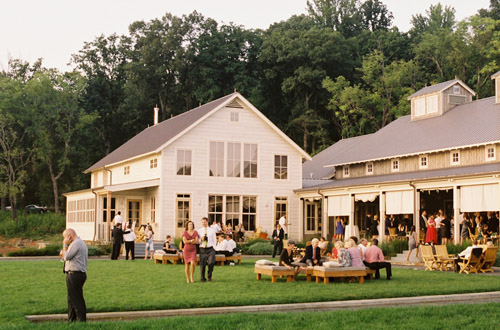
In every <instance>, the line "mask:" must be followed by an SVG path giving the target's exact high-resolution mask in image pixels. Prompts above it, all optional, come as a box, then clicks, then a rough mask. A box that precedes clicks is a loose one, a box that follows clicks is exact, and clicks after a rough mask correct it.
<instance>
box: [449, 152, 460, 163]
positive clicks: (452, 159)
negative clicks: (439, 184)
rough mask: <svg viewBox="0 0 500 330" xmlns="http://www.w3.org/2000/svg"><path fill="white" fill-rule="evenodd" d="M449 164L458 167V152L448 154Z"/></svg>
mask: <svg viewBox="0 0 500 330" xmlns="http://www.w3.org/2000/svg"><path fill="white" fill-rule="evenodd" d="M450 163H451V165H460V151H458V150H457V151H452V152H451V153H450Z"/></svg>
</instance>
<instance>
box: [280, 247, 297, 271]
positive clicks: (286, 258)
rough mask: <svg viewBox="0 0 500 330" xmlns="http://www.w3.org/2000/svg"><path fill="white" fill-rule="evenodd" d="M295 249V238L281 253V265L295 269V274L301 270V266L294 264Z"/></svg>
mask: <svg viewBox="0 0 500 330" xmlns="http://www.w3.org/2000/svg"><path fill="white" fill-rule="evenodd" d="M293 249H295V242H294V241H293V240H289V241H288V245H287V246H286V248H285V249H283V251H281V255H280V263H279V265H280V266H283V267H286V268H287V269H293V270H294V271H295V276H297V274H298V273H299V272H300V267H299V266H295V265H292V263H293V262H294V260H293Z"/></svg>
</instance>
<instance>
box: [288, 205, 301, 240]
mask: <svg viewBox="0 0 500 330" xmlns="http://www.w3.org/2000/svg"><path fill="white" fill-rule="evenodd" d="M299 217H300V219H299V220H300V221H299V237H298V238H299V240H300V241H302V240H304V224H305V222H304V219H305V216H304V199H303V198H301V199H300V200H299ZM290 238H291V237H290V236H288V239H290Z"/></svg>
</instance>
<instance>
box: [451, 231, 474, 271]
mask: <svg viewBox="0 0 500 330" xmlns="http://www.w3.org/2000/svg"><path fill="white" fill-rule="evenodd" d="M477 244H478V241H477V239H475V240H473V241H472V246H468V247H467V248H466V249H465V250H463V251H462V252H460V253H459V254H458V258H457V260H455V272H456V273H458V270H459V269H458V262H459V261H460V262H461V261H464V260H467V259H469V258H470V255H471V253H472V250H473V249H475V248H478V246H477Z"/></svg>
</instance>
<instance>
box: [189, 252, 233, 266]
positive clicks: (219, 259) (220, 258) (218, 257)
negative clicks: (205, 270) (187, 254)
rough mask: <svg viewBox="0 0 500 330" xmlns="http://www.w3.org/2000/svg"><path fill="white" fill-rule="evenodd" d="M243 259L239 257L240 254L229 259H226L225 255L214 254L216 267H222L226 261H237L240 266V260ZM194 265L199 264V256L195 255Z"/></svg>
mask: <svg viewBox="0 0 500 330" xmlns="http://www.w3.org/2000/svg"><path fill="white" fill-rule="evenodd" d="M242 258H243V257H242V256H241V254H237V255H234V256H229V257H226V256H225V255H223V254H216V255H215V263H216V264H217V265H220V266H224V263H225V262H226V261H238V264H241V259H242ZM195 262H196V265H198V264H199V263H200V255H199V254H197V255H196V261H195Z"/></svg>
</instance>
